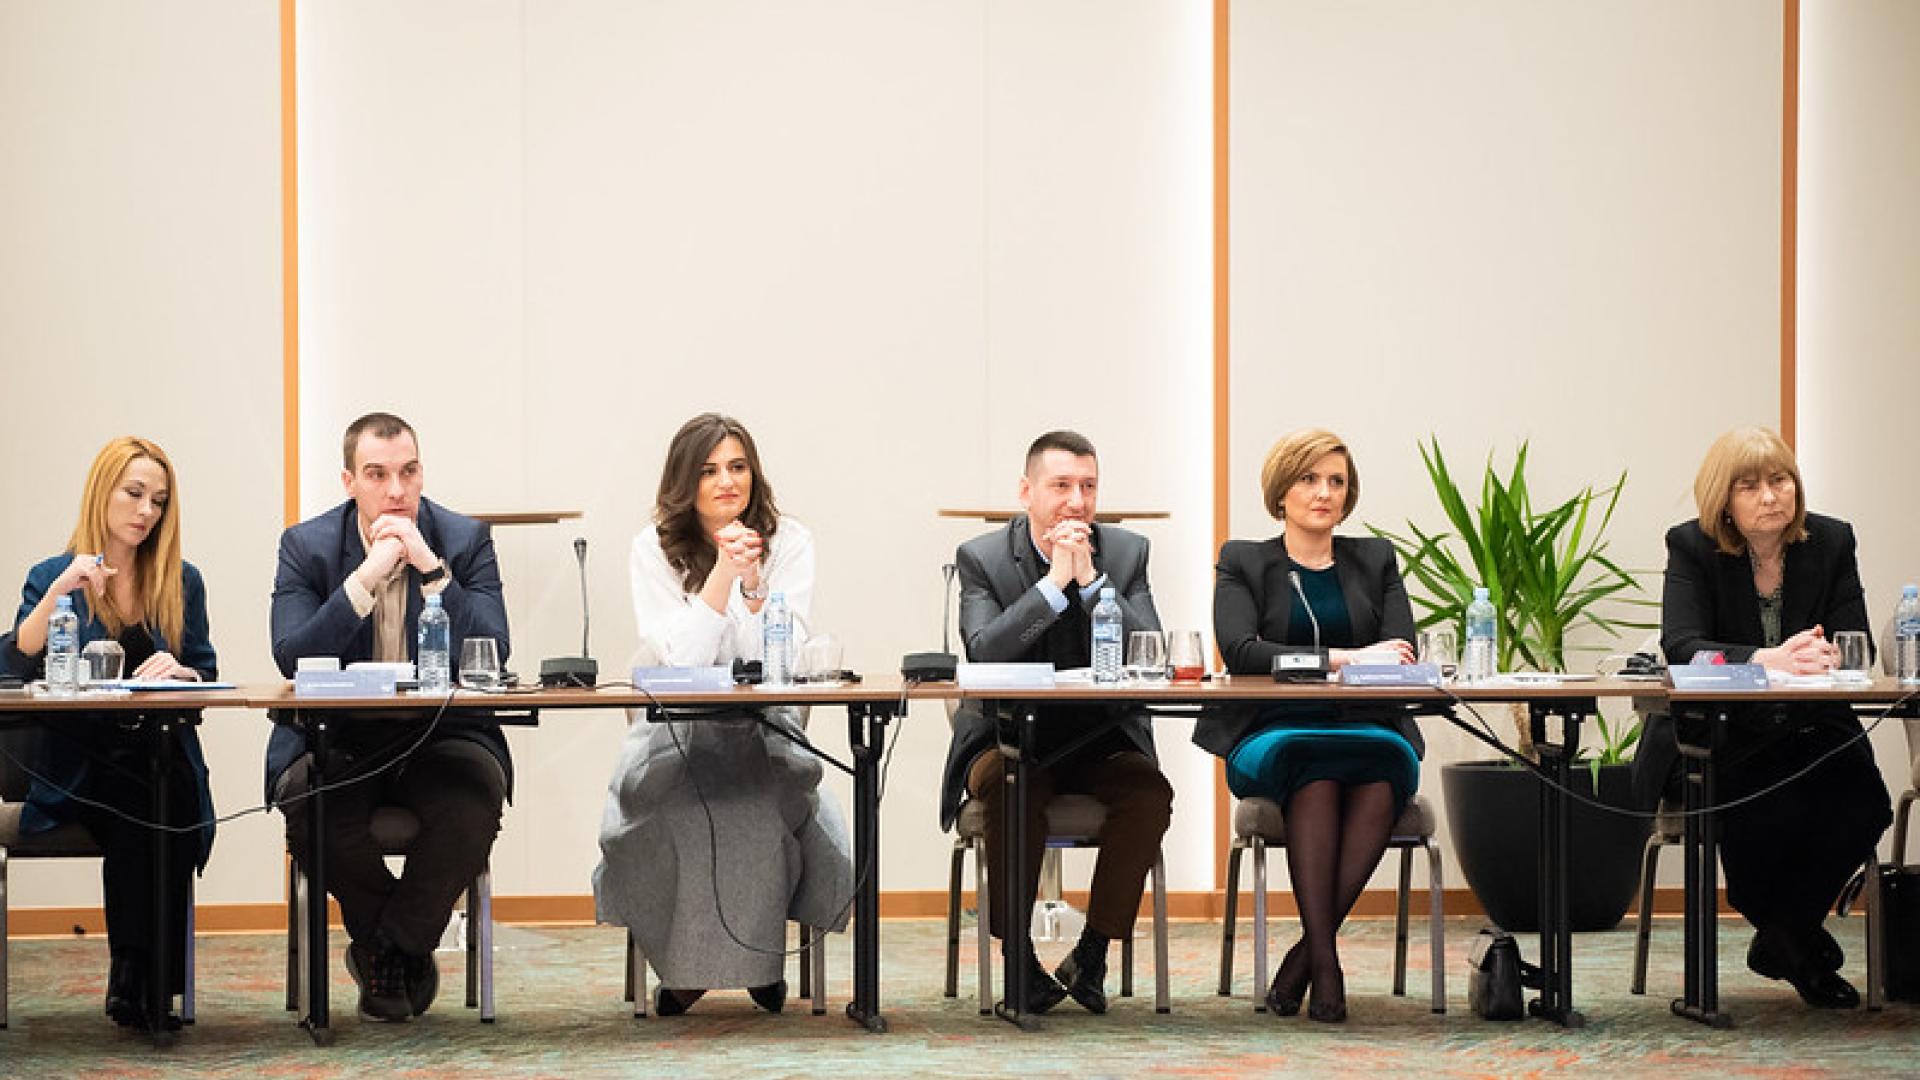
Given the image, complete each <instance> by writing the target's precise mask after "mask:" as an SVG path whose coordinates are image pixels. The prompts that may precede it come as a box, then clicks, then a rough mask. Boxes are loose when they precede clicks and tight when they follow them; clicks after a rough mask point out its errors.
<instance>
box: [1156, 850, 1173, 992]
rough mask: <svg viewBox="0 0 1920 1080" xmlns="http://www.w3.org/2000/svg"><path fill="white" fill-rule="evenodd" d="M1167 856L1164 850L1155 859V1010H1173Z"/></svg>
mask: <svg viewBox="0 0 1920 1080" xmlns="http://www.w3.org/2000/svg"><path fill="white" fill-rule="evenodd" d="M1167 975H1168V973H1167V857H1166V854H1165V853H1164V852H1162V853H1161V854H1160V855H1159V856H1158V857H1157V858H1155V859H1154V860H1153V1011H1154V1012H1156V1013H1162V1014H1164V1013H1169V1012H1172V1011H1173V999H1172V997H1171V996H1170V995H1169V994H1168V993H1167Z"/></svg>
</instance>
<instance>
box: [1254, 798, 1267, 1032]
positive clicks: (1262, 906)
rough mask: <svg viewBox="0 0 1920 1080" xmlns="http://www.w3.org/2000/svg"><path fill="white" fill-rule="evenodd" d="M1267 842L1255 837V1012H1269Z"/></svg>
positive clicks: (1264, 839)
mask: <svg viewBox="0 0 1920 1080" xmlns="http://www.w3.org/2000/svg"><path fill="white" fill-rule="evenodd" d="M1266 990H1267V841H1266V838H1265V837H1260V836H1255V837H1253V1011H1254V1012H1266V1011H1267V993H1266Z"/></svg>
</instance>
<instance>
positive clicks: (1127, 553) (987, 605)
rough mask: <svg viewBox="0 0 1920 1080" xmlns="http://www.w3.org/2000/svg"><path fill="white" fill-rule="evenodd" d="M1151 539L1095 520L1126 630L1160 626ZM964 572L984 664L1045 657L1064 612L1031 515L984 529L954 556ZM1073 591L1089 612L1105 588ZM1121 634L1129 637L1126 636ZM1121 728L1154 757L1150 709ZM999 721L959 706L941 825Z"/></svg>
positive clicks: (967, 627) (973, 648) (949, 823)
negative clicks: (1048, 580)
mask: <svg viewBox="0 0 1920 1080" xmlns="http://www.w3.org/2000/svg"><path fill="white" fill-rule="evenodd" d="M1147 550H1148V545H1147V538H1146V537H1144V536H1141V535H1140V534H1139V533H1134V532H1128V531H1127V530H1125V529H1122V528H1117V527H1115V526H1111V525H1095V526H1094V527H1093V566H1094V569H1095V570H1097V571H1099V572H1100V573H1103V574H1105V575H1106V576H1107V580H1106V583H1105V584H1106V586H1107V587H1111V588H1112V589H1113V592H1114V599H1115V600H1117V601H1118V602H1119V604H1120V619H1121V624H1122V627H1123V630H1124V632H1125V633H1131V632H1133V631H1135V630H1158V629H1160V615H1159V613H1158V612H1156V611H1155V610H1154V607H1153V590H1152V588H1151V587H1150V586H1149V585H1148V584H1147ZM954 562H955V563H956V564H957V566H958V568H959V571H960V639H961V641H962V642H963V643H964V644H965V645H966V649H967V659H969V660H972V661H975V662H978V663H1008V662H1013V661H1021V660H1025V661H1037V662H1044V661H1046V660H1047V659H1048V656H1047V650H1046V641H1045V639H1046V634H1047V631H1048V630H1050V629H1052V627H1053V624H1054V622H1055V621H1056V620H1058V619H1059V616H1058V615H1055V614H1054V613H1053V608H1052V607H1051V606H1049V605H1048V604H1047V598H1046V597H1044V596H1042V595H1040V590H1038V589H1036V588H1035V587H1034V586H1035V585H1037V584H1038V583H1039V581H1040V579H1041V578H1043V577H1045V576H1046V574H1047V564H1046V562H1045V561H1044V560H1042V559H1041V558H1040V553H1039V552H1038V551H1036V550H1034V547H1033V532H1032V530H1031V529H1030V528H1029V527H1028V525H1027V515H1025V514H1015V515H1014V517H1013V520H1012V521H1010V522H1008V523H1007V527H1006V528H1004V529H1000V530H996V531H994V532H990V533H987V534H986V535H984V536H977V537H975V538H973V539H972V540H969V541H967V542H966V543H965V544H962V545H960V550H959V552H957V553H956V554H955V556H954ZM1076 593H1079V590H1077V589H1071V588H1070V589H1069V590H1068V591H1067V602H1068V603H1069V604H1071V603H1076V602H1077V603H1079V604H1081V605H1082V606H1083V607H1085V608H1086V609H1087V611H1088V612H1089V613H1091V612H1092V611H1093V606H1094V605H1095V604H1097V603H1099V602H1100V597H1099V596H1098V595H1089V594H1084V593H1082V594H1080V595H1079V596H1078V598H1077V599H1076ZM1121 640H1122V641H1125V640H1126V638H1125V637H1124V636H1123V637H1122V638H1121ZM1120 729H1121V731H1122V732H1124V733H1125V734H1126V736H1127V738H1128V739H1129V740H1131V741H1132V742H1133V744H1134V745H1135V746H1136V747H1138V748H1139V749H1140V752H1141V753H1143V754H1146V755H1147V756H1148V757H1152V756H1153V731H1152V729H1151V728H1150V727H1149V726H1148V719H1147V713H1146V710H1145V709H1137V710H1134V711H1133V712H1131V713H1130V714H1129V715H1128V716H1127V717H1126V718H1125V719H1124V720H1123V721H1122V722H1121V726H1120ZM994 742H995V736H994V729H993V723H992V722H991V721H990V720H989V719H988V718H987V717H985V716H983V715H982V714H981V712H980V708H979V706H977V705H973V704H972V703H968V704H964V705H962V706H960V708H959V709H957V710H956V711H955V712H954V717H953V739H952V741H951V742H949V743H948V744H947V765H946V769H945V772H944V775H943V777H942V779H941V785H940V827H941V828H942V829H951V828H952V827H953V822H954V819H955V818H956V817H957V816H958V815H959V812H960V799H961V796H962V795H963V794H965V792H966V788H967V770H968V769H969V768H970V767H972V765H973V759H974V758H976V757H978V756H980V754H981V753H982V752H984V751H985V750H987V749H989V748H990V747H992V746H993V745H994Z"/></svg>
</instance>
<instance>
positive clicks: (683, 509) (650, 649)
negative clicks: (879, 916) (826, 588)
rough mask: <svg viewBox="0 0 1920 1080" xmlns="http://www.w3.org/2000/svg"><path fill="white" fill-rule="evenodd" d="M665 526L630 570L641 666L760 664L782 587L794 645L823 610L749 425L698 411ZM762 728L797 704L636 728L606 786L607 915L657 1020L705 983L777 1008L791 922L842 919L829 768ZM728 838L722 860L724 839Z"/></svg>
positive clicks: (677, 452) (842, 855)
mask: <svg viewBox="0 0 1920 1080" xmlns="http://www.w3.org/2000/svg"><path fill="white" fill-rule="evenodd" d="M654 523H655V524H654V527H653V528H651V529H647V530H643V531H642V532H641V533H640V535H638V536H636V537H634V541H633V554H632V558H631V560H630V567H631V572H632V579H633V609H634V617H635V621H636V622H637V623H638V624H639V630H640V654H639V662H640V663H642V664H649V665H652V664H660V665H667V666H673V667H708V666H713V665H728V664H731V663H732V662H733V661H734V660H758V659H760V658H761V629H762V615H763V612H764V609H765V605H766V602H767V599H768V598H769V597H770V596H771V595H772V594H773V593H775V592H779V593H782V594H784V595H785V598H786V602H787V606H788V607H789V608H790V609H791V610H792V611H793V613H794V616H795V618H794V624H795V634H794V637H795V641H796V645H797V644H798V642H799V641H800V640H802V639H803V637H804V634H805V627H806V625H807V623H806V620H807V618H808V616H809V614H810V613H811V610H812V604H813V539H812V536H811V535H810V534H809V533H808V532H807V530H806V528H805V527H804V526H802V525H801V524H800V523H799V522H797V521H794V520H793V519H792V518H783V517H781V516H780V513H779V511H778V509H777V508H776V507H775V504H774V499H773V488H772V486H771V485H770V484H769V483H768V482H767V479H766V476H765V474H764V473H763V472H762V471H761V468H760V456H759V453H758V451H757V450H756V449H755V447H754V444H753V436H752V435H750V434H748V433H747V429H746V428H745V427H744V426H742V425H741V424H740V422H739V421H738V420H734V419H732V418H731V417H727V416H721V415H719V414H717V413H702V414H701V415H699V416H696V417H694V418H693V419H692V420H689V421H687V423H686V424H684V425H683V426H682V427H681V428H680V430H679V432H677V433H676V434H675V435H674V437H673V441H672V443H671V444H670V445H669V446H668V449H667V461H666V465H665V468H664V469H663V470H662V472H661V477H660V490H659V494H658V496H657V499H656V503H655V507H654ZM767 725H777V726H779V727H782V728H785V729H786V730H787V731H788V732H789V733H790V734H793V735H798V733H799V725H800V715H799V713H798V711H797V710H795V709H791V708H767V709H761V710H758V711H757V713H756V714H754V715H741V716H735V717H722V718H714V717H712V716H711V715H708V716H706V717H703V718H701V719H696V720H690V721H686V722H677V723H665V724H653V723H648V722H646V721H645V720H644V718H643V719H641V720H639V721H638V722H636V723H634V724H633V725H631V727H630V728H629V730H628V733H627V739H626V742H625V744H624V747H623V749H622V752H621V760H620V764H619V767H618V768H617V769H616V770H615V771H614V775H613V781H612V783H611V784H610V785H609V790H608V797H607V808H606V814H605V816H604V818H603V820H602V822H601V827H600V850H601V856H602V857H601V862H600V866H599V868H598V869H597V870H596V871H595V872H594V894H595V897H596V898H597V903H598V909H599V917H600V920H601V921H602V922H610V923H620V924H624V925H625V926H627V927H628V928H629V929H630V930H632V931H633V933H634V934H635V935H636V937H638V938H639V941H640V944H641V947H642V949H643V950H644V951H645V952H646V954H647V958H648V959H649V961H650V962H651V963H652V965H653V967H654V970H655V971H656V972H658V973H659V976H660V983H661V986H660V991H659V994H658V995H657V997H656V998H655V1001H654V1008H655V1011H656V1012H658V1013H659V1014H660V1015H662V1016H674V1015H678V1014H680V1013H683V1012H685V1011H686V1010H687V1008H688V1007H690V1006H691V1005H692V1004H693V1003H694V1002H695V1001H697V1000H699V998H700V997H701V996H702V995H703V994H704V993H705V992H706V991H707V990H713V989H724V988H731V987H746V988H747V990H748V993H749V994H751V995H752V997H753V1000H754V1002H755V1003H756V1004H758V1005H760V1006H761V1007H762V1008H764V1009H766V1010H768V1011H769V1012H779V1011H780V1008H781V1006H782V1005H783V1004H784V1003H785V1000H786V993H787V986H786V982H785V981H784V979H782V977H781V971H782V969H783V967H784V952H785V948H786V944H785V925H786V921H787V920H788V919H793V920H795V921H798V922H800V923H802V924H805V925H808V926H813V927H826V928H831V929H835V930H838V929H842V928H844V927H845V925H846V920H847V911H848V908H849V906H850V905H849V901H850V899H851V896H852V891H853V865H852V860H851V858H850V856H849V852H848V843H847V830H846V826H845V822H844V820H843V818H842V816H841V814H840V810H839V807H838V806H837V805H836V804H835V803H834V801H833V800H832V799H830V798H826V797H823V796H822V795H821V794H820V792H819V790H818V788H819V784H820V763H819V761H818V760H817V759H815V758H813V757H812V756H811V755H809V754H807V753H806V752H805V751H802V750H799V749H798V748H797V747H795V746H794V744H793V743H792V742H791V741H790V740H789V739H786V738H783V737H781V736H779V735H777V734H775V733H773V732H770V731H769V730H767ZM716 839H717V840H718V845H717V856H718V857H717V858H716V857H715V855H716V845H715V840H716Z"/></svg>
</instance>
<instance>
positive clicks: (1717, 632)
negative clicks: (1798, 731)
mask: <svg viewBox="0 0 1920 1080" xmlns="http://www.w3.org/2000/svg"><path fill="white" fill-rule="evenodd" d="M1854 547H1855V545H1854V538H1853V526H1851V525H1848V524H1847V523H1846V522H1844V521H1841V520H1839V519H1837V518H1830V517H1823V516H1821V515H1819V514H1808V515H1807V538H1806V539H1805V540H1802V541H1800V542H1798V543H1794V544H1788V545H1787V550H1786V566H1785V569H1784V570H1783V571H1782V576H1781V582H1780V635H1781V637H1782V638H1788V637H1792V636H1793V635H1794V634H1797V633H1799V632H1800V631H1802V630H1805V629H1808V628H1809V627H1812V626H1815V625H1818V626H1820V627H1821V628H1822V629H1823V630H1824V631H1825V632H1826V635H1827V637H1829V638H1831V637H1832V636H1833V635H1834V634H1836V633H1838V632H1839V631H1841V630H1860V631H1864V632H1866V633H1867V635H1868V638H1867V640H1868V642H1869V646H1868V647H1869V648H1872V645H1871V642H1872V640H1873V638H1872V631H1871V630H1870V629H1869V628H1868V626H1867V598H1866V594H1865V592H1864V591H1863V590H1862V589H1861V587H1860V565H1859V563H1858V561H1857V560H1856V557H1855V553H1854ZM1763 647H1765V637H1764V635H1763V632H1762V630H1761V627H1760V598H1759V596H1758V594H1756V593H1755V592H1754V591H1753V564H1752V563H1751V562H1750V561H1749V560H1748V559H1747V557H1746V556H1745V555H1728V554H1726V553H1724V552H1722V551H1720V550H1719V548H1717V547H1715V546H1714V543H1713V540H1712V539H1711V538H1709V537H1708V536H1707V534H1706V533H1705V532H1704V531H1702V530H1701V528H1700V522H1699V521H1698V520H1697V519H1696V520H1692V521H1683V522H1681V523H1680V524H1678V525H1675V526H1674V527H1673V528H1671V529H1668V530H1667V573H1666V584H1665V588H1664V590H1663V593H1662V597H1661V607H1660V648H1661V650H1662V651H1664V652H1665V653H1666V655H1667V662H1668V663H1670V664H1684V663H1686V662H1687V661H1689V660H1691V659H1692V658H1693V654H1694V653H1696V652H1700V651H1701V650H1717V651H1719V652H1720V653H1721V654H1723V655H1724V656H1725V657H1726V659H1727V661H1728V662H1729V663H1735V664H1744V663H1747V662H1749V661H1750V660H1752V658H1753V654H1754V653H1755V652H1757V651H1759V650H1760V649H1761V648H1763ZM1781 715H1784V716H1786V717H1787V718H1788V719H1789V720H1791V721H1792V723H1791V724H1790V725H1788V730H1790V729H1792V728H1797V727H1803V726H1806V725H1808V724H1826V725H1831V726H1833V727H1834V728H1836V729H1838V730H1842V731H1846V732H1849V733H1852V732H1857V731H1859V730H1860V721H1859V720H1858V719H1857V718H1855V716H1854V715H1853V710H1851V709H1849V708H1847V707H1846V706H1845V705H1813V704H1809V705H1795V706H1793V707H1791V708H1790V709H1788V710H1786V712H1785V713H1784V714H1781ZM1763 719H1764V717H1763V715H1762V714H1761V713H1758V712H1754V711H1753V710H1747V711H1746V712H1745V714H1740V713H1736V714H1735V717H1734V726H1733V728H1732V730H1731V731H1730V733H1729V734H1730V737H1731V738H1730V747H1729V749H1731V750H1734V751H1736V752H1737V751H1738V750H1739V749H1740V748H1741V746H1742V744H1743V743H1745V744H1751V743H1752V742H1753V741H1754V740H1756V739H1764V738H1765V737H1766V735H1767V733H1768V732H1770V731H1781V732H1782V733H1784V732H1783V731H1782V729H1780V727H1779V726H1778V725H1768V726H1766V727H1762V726H1761V721H1762V720H1763ZM1646 723H1647V728H1646V731H1645V732H1643V733H1642V736H1641V740H1640V751H1639V753H1638V754H1637V755H1635V761H1634V790H1635V795H1636V796H1637V797H1638V798H1639V799H1640V801H1641V803H1642V805H1651V804H1652V802H1653V801H1655V800H1657V799H1658V798H1659V794H1660V791H1661V789H1662V788H1663V787H1664V786H1665V784H1666V781H1667V777H1668V776H1669V775H1670V774H1671V773H1672V771H1673V766H1674V762H1675V759H1676V758H1677V757H1678V754H1679V749H1678V745H1677V743H1676V742H1675V740H1674V732H1673V723H1672V720H1671V719H1670V718H1669V717H1667V716H1664V715H1657V716H1652V717H1648V718H1647V721H1646Z"/></svg>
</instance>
